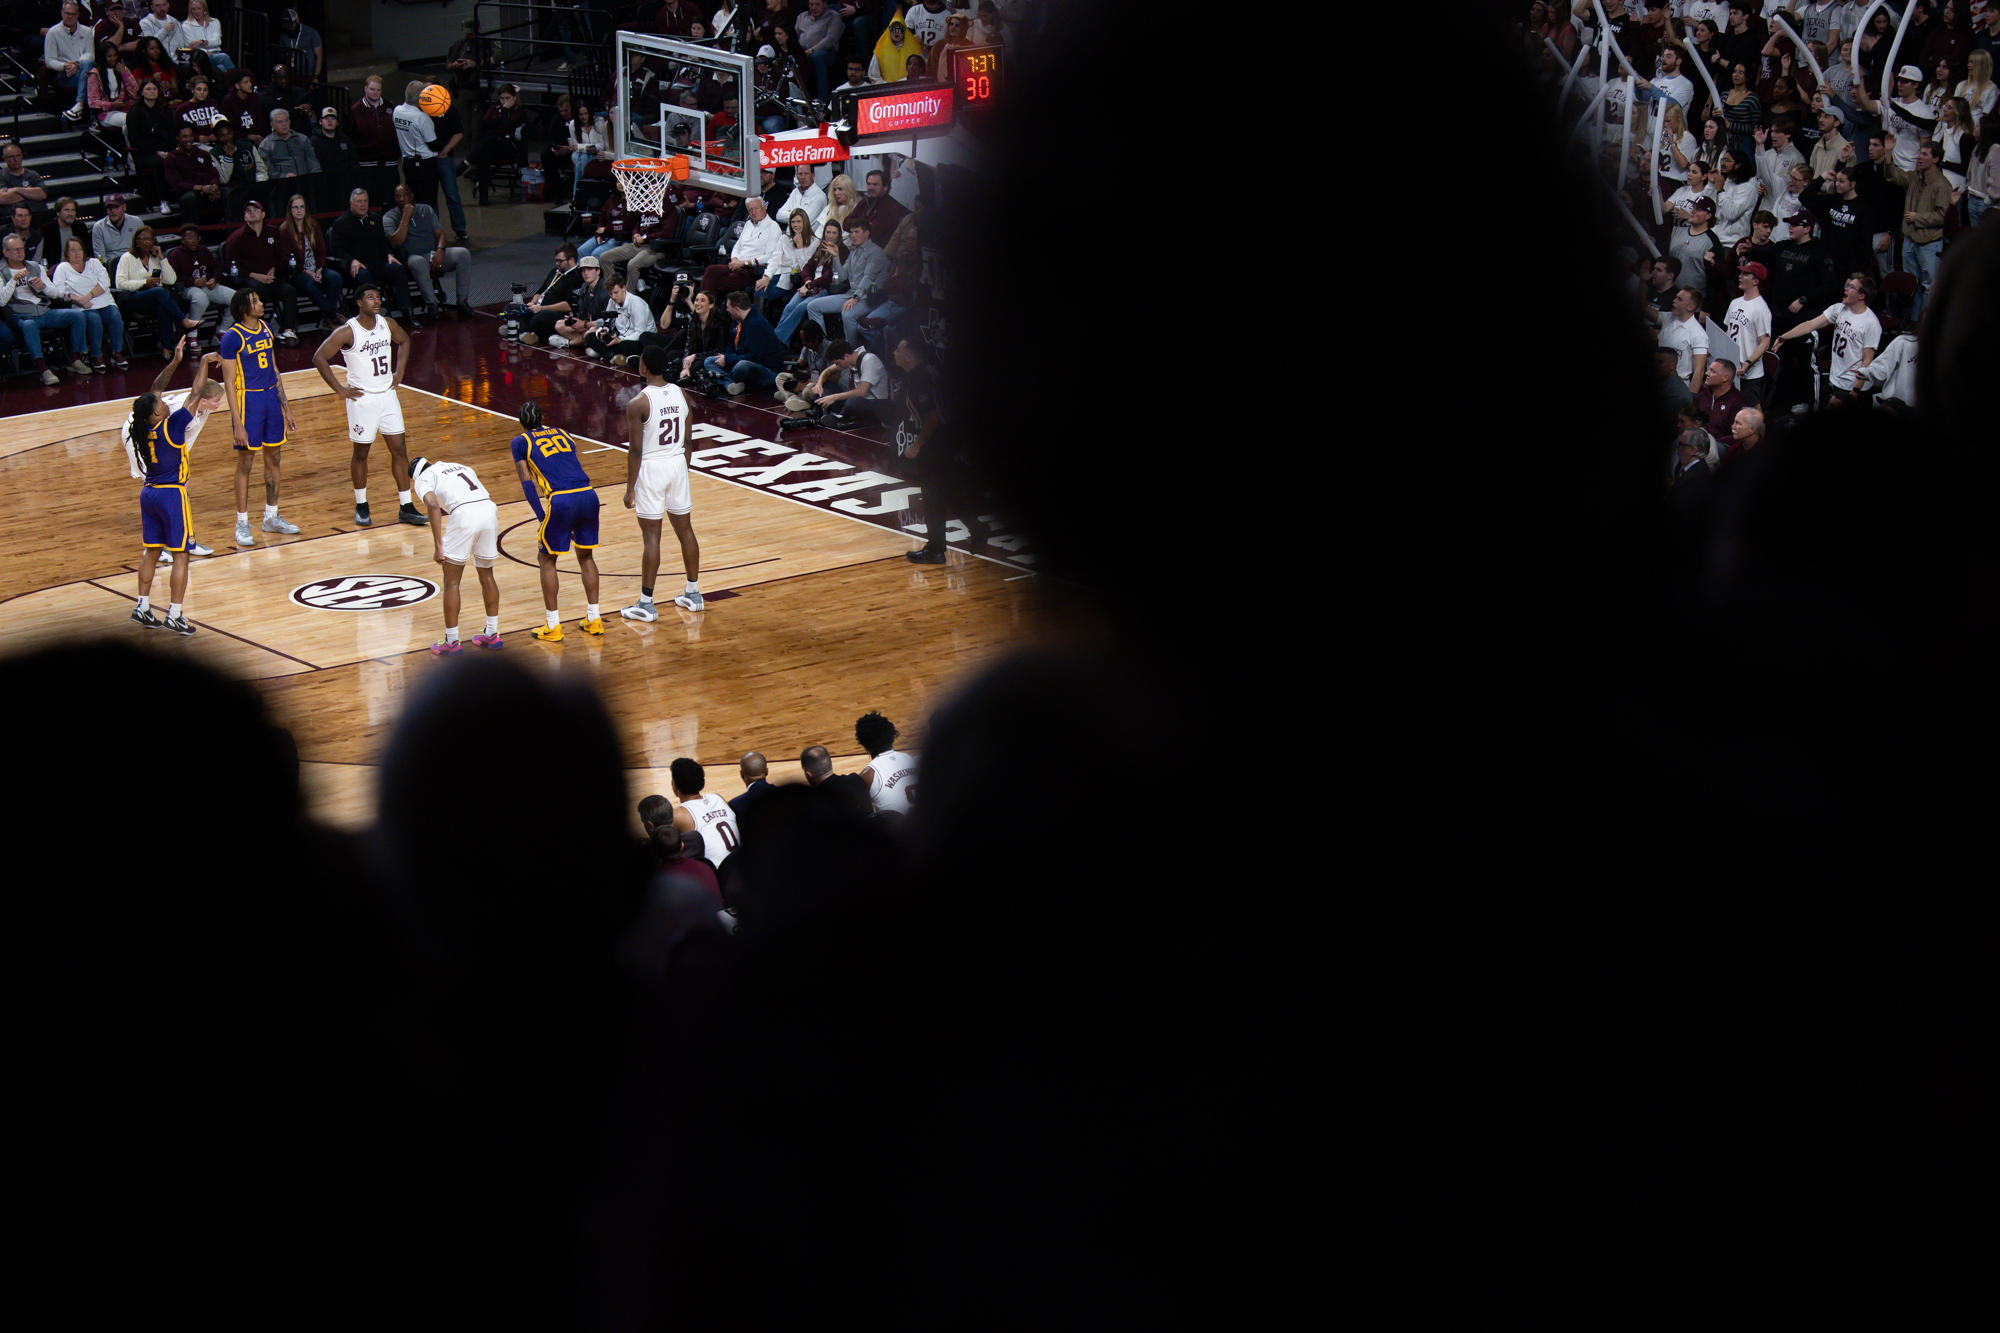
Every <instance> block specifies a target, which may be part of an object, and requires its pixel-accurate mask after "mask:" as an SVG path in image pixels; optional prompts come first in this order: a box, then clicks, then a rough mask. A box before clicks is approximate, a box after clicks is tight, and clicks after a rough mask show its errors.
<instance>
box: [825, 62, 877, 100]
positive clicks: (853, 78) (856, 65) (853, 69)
mask: <svg viewBox="0 0 2000 1333" xmlns="http://www.w3.org/2000/svg"><path fill="white" fill-rule="evenodd" d="M874 82H875V80H873V79H871V78H869V77H868V62H867V61H866V60H849V61H848V62H847V82H845V83H843V84H840V85H838V86H837V87H835V88H834V90H833V93H832V96H833V97H838V96H839V95H840V94H842V93H844V92H846V91H847V90H848V89H850V88H866V87H868V86H869V85H870V84H872V83H874ZM828 100H831V98H829V99H828Z"/></svg>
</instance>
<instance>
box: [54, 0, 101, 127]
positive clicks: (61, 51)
mask: <svg viewBox="0 0 2000 1333" xmlns="http://www.w3.org/2000/svg"><path fill="white" fill-rule="evenodd" d="M96 58H97V47H96V39H95V37H94V35H93V34H92V32H91V30H90V29H89V28H86V27H84V26H83V7H82V6H81V5H79V4H77V3H76V0H64V4H63V7H62V22H60V23H58V24H56V25H55V26H53V27H51V28H49V29H48V30H47V31H46V32H44V33H43V34H42V64H43V65H45V66H47V67H48V69H49V71H50V72H51V73H52V74H54V75H55V81H56V88H57V89H58V91H60V92H61V94H62V95H63V97H64V98H65V99H66V100H67V101H68V102H69V105H68V106H66V107H64V108H63V119H65V120H82V119H83V115H84V98H85V97H87V96H88V95H89V90H90V66H91V63H92V62H93V61H94V60H95V59H96Z"/></svg>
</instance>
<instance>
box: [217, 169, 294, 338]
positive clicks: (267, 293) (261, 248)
mask: <svg viewBox="0 0 2000 1333" xmlns="http://www.w3.org/2000/svg"><path fill="white" fill-rule="evenodd" d="M222 255H223V258H224V259H225V260H227V261H228V264H229V268H230V271H231V272H232V273H234V274H235V275H236V286H237V290H238V291H243V290H249V291H253V292H255V293H257V295H258V297H259V298H261V299H262V300H263V302H264V313H265V317H266V318H269V316H270V312H271V311H272V310H276V311H278V312H279V319H278V342H279V344H280V345H281V346H284V347H296V346H297V345H298V341H299V334H298V323H299V303H298V297H297V295H296V294H295V293H294V292H293V289H292V284H291V283H290V282H288V281H287V280H286V279H287V278H288V277H289V276H290V273H291V259H292V257H291V252H290V251H289V250H288V249H287V248H286V246H285V243H284V241H282V240H281V239H279V237H278V229H277V228H276V227H273V226H272V225H271V224H270V222H269V221H268V220H267V219H266V217H265V213H264V204H263V201H262V200H258V199H252V200H250V201H249V202H248V203H246V204H244V205H243V225H242V226H241V227H238V228H237V229H236V231H235V232H233V233H232V234H231V235H230V237H229V239H228V240H227V241H225V242H223V246H222Z"/></svg>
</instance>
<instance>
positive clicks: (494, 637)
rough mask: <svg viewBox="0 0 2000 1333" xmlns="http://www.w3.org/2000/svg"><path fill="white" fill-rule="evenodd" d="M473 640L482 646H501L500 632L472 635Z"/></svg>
mask: <svg viewBox="0 0 2000 1333" xmlns="http://www.w3.org/2000/svg"><path fill="white" fill-rule="evenodd" d="M472 641H473V642H474V643H476V644H478V645H479V646H480V647H481V648H498V647H499V646H500V636H499V635H498V634H475V635H473V636H472Z"/></svg>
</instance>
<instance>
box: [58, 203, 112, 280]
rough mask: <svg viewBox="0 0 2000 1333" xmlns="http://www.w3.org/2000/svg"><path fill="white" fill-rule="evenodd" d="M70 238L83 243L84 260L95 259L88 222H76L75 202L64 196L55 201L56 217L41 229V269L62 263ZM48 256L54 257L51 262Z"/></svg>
mask: <svg viewBox="0 0 2000 1333" xmlns="http://www.w3.org/2000/svg"><path fill="white" fill-rule="evenodd" d="M72 236H74V237H76V239H77V240H79V241H82V242H83V253H84V255H85V257H86V258H93V257H95V256H94V252H93V251H92V250H91V248H90V224H89V223H88V222H79V221H77V217H76V200H74V199H72V198H70V197H69V196H68V195H64V196H63V197H62V198H60V199H58V200H56V215H55V216H54V217H52V218H50V219H49V220H48V222H47V223H46V224H44V225H43V227H42V249H41V254H42V265H43V267H45V268H54V267H55V266H56V265H57V264H60V263H62V262H63V254H64V252H65V250H66V249H67V248H68V246H69V238H70V237H72ZM50 255H54V256H55V260H54V261H53V262H51V261H50V260H49V258H48V256H50ZM116 280H117V279H116V276H115V275H114V277H113V281H116Z"/></svg>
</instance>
